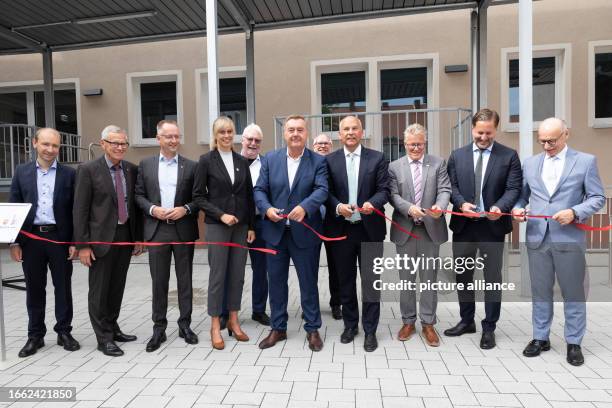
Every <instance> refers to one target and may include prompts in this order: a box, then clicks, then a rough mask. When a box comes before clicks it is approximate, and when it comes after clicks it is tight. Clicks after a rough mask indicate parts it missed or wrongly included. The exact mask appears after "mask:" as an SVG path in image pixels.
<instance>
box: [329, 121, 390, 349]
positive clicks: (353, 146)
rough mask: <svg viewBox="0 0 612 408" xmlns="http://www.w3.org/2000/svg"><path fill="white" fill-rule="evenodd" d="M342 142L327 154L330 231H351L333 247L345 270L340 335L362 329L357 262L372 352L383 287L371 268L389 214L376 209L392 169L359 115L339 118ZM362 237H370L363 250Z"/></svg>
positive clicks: (348, 336) (345, 338)
mask: <svg viewBox="0 0 612 408" xmlns="http://www.w3.org/2000/svg"><path fill="white" fill-rule="evenodd" d="M339 130H340V132H339V134H340V142H341V143H342V145H343V146H344V147H343V148H342V149H338V150H336V151H335V152H334V153H331V154H330V155H328V156H326V159H327V168H328V172H329V198H328V200H327V215H326V218H325V224H326V231H328V232H329V234H331V235H332V236H338V235H346V236H347V239H346V240H343V241H337V242H335V243H334V245H333V250H334V251H336V252H337V253H338V254H342V255H341V256H334V257H333V259H334V262H335V263H336V268H337V269H338V272H339V275H340V298H341V301H342V317H343V319H344V331H343V332H342V335H341V336H340V341H341V342H342V343H344V344H347V343H350V342H352V341H353V339H354V338H355V336H356V335H357V333H358V329H357V327H358V325H359V305H358V301H357V286H356V281H357V262H358V261H359V271H360V274H361V282H362V325H363V331H364V332H365V339H364V343H363V347H364V349H365V351H368V352H371V351H374V350H376V348H377V347H378V341H377V339H376V329H377V327H378V320H379V317H380V293H379V292H378V291H375V290H374V288H373V286H372V285H373V282H374V280H375V275H374V273H373V271H372V267H373V262H374V258H375V257H380V256H382V254H383V246H382V242H383V241H384V239H385V236H386V235H387V226H386V223H385V219H384V218H382V217H380V216H379V215H377V214H372V213H373V211H374V209H375V208H376V209H378V210H380V211H384V205H385V204H386V203H387V202H388V200H389V171H388V163H387V161H386V160H385V157H384V155H383V154H382V153H381V152H378V151H376V150H372V149H368V148H366V147H364V146H362V145H361V138H362V137H363V127H362V125H361V121H360V120H359V118H357V117H356V116H346V117H345V118H343V119H342V120H341V121H340V129H339ZM362 242H364V243H368V244H367V245H368V248H367V251H364V253H362V251H361V244H362Z"/></svg>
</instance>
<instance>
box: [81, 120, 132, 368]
mask: <svg viewBox="0 0 612 408" xmlns="http://www.w3.org/2000/svg"><path fill="white" fill-rule="evenodd" d="M127 140H128V139H127V134H126V132H125V131H124V130H122V129H121V128H119V127H117V126H114V125H109V126H107V127H105V128H104V130H103V131H102V139H101V140H100V144H101V146H102V149H103V150H104V155H103V156H102V157H100V158H99V159H96V160H92V161H90V162H87V163H84V164H82V165H80V166H79V168H78V170H77V175H76V184H75V195H74V214H73V217H74V218H73V219H74V237H75V241H77V242H90V241H102V242H126V241H127V242H133V241H142V215H141V213H140V211H138V209H137V208H136V202H135V200H134V186H135V185H136V178H137V175H138V167H137V166H136V165H134V164H132V163H130V162H128V161H125V160H123V157H124V156H125V152H126V150H127V148H128V146H129V143H128V141H127ZM77 248H78V249H79V258H80V260H81V263H82V264H83V265H85V266H87V267H89V293H88V304H89V317H90V320H91V325H92V326H93V329H94V332H95V333H96V339H97V341H98V350H100V351H101V352H102V353H104V354H106V355H107V356H112V357H118V356H122V355H123V350H121V349H120V348H119V347H118V346H117V345H116V344H115V341H120V342H126V341H134V340H136V336H133V335H129V334H125V333H122V332H121V329H120V328H119V325H118V324H117V320H118V318H119V312H120V311H121V301H122V300H123V291H124V289H125V280H126V276H127V270H128V268H129V266H130V259H131V257H132V255H139V254H140V253H141V252H142V245H135V246H133V245H124V246H120V245H86V244H81V245H78V246H77Z"/></svg>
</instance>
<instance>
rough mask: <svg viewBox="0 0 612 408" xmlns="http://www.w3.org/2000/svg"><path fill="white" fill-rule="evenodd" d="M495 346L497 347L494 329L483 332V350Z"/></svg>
mask: <svg viewBox="0 0 612 408" xmlns="http://www.w3.org/2000/svg"><path fill="white" fill-rule="evenodd" d="M493 347H495V333H494V332H492V331H486V332H482V337H481V338H480V348H481V349H483V350H490V349H492V348H493Z"/></svg>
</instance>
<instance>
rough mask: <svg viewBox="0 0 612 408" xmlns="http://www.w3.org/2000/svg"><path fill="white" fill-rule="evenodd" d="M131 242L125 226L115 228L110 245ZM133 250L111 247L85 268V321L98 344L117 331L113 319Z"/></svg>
mask: <svg viewBox="0 0 612 408" xmlns="http://www.w3.org/2000/svg"><path fill="white" fill-rule="evenodd" d="M131 239H132V238H131V234H130V229H129V227H128V226H127V225H117V229H116V230H115V237H114V238H113V242H119V241H131ZM133 250H134V247H133V246H111V248H110V250H109V251H108V252H107V253H106V255H104V256H103V257H99V258H96V260H95V261H94V262H93V264H92V265H91V267H90V268H89V293H88V303H89V318H90V320H91V325H92V327H93V329H94V332H95V334H96V339H97V340H98V343H105V342H109V341H113V334H114V333H115V332H117V331H119V325H118V324H117V320H118V319H119V312H120V311H121V302H122V300H123V291H124V289H125V279H126V276H127V271H128V268H129V267H130V259H131V258H132V251H133Z"/></svg>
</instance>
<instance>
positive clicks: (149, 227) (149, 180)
mask: <svg viewBox="0 0 612 408" xmlns="http://www.w3.org/2000/svg"><path fill="white" fill-rule="evenodd" d="M177 160H178V163H177V164H178V169H177V181H176V194H175V195H174V206H175V207H182V206H183V205H185V204H186V205H187V206H189V209H190V210H191V213H188V214H186V215H185V216H184V217H183V218H181V219H179V220H177V221H176V231H177V233H178V235H179V238H180V239H181V240H182V241H195V240H197V239H198V212H199V211H200V208H199V207H198V205H197V204H196V203H195V201H193V198H192V192H193V181H194V177H195V170H196V162H194V161H192V160H189V159H187V158H185V157H183V156H181V155H178V156H177ZM136 204H137V205H138V207H139V208H140V210H141V211H142V213H143V215H144V239H145V240H146V241H150V240H152V239H153V236H154V235H155V231H157V226H158V225H159V223H160V220H158V219H157V218H155V217H152V216H151V215H150V214H149V210H150V209H151V206H153V205H157V206H160V205H161V193H160V191H159V154H157V155H155V156H153V157H148V158H146V159H144V160H142V161H141V162H140V165H139V166H138V179H137V181H136Z"/></svg>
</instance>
